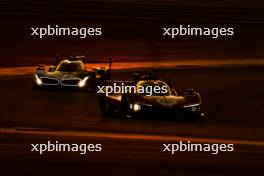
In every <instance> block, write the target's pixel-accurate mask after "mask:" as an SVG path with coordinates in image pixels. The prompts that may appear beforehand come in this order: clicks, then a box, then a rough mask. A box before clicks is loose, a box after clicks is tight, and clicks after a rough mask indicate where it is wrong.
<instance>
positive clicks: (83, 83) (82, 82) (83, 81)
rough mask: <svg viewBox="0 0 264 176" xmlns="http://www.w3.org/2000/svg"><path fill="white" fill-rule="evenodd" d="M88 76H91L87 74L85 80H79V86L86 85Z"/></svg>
mask: <svg viewBox="0 0 264 176" xmlns="http://www.w3.org/2000/svg"><path fill="white" fill-rule="evenodd" d="M88 78H89V77H88V76H86V77H85V78H84V79H83V80H81V81H80V82H79V84H78V86H79V87H80V88H82V87H84V86H85V85H86V81H87V79H88Z"/></svg>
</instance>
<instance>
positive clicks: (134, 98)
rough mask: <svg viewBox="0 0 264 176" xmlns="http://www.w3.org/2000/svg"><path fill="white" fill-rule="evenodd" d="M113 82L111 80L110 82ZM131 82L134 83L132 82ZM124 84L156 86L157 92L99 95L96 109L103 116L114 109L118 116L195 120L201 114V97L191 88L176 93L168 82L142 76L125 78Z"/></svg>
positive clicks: (137, 86) (113, 112)
mask: <svg viewBox="0 0 264 176" xmlns="http://www.w3.org/2000/svg"><path fill="white" fill-rule="evenodd" d="M111 82H115V81H111ZM133 82H134V83H133ZM125 83H126V84H127V85H128V84H130V85H134V86H135V87H136V90H139V88H140V89H142V88H143V89H144V88H147V87H149V86H151V87H156V88H155V89H156V90H158V89H157V87H158V88H159V90H163V91H160V92H156V91H153V90H154V89H152V91H153V92H151V93H150V92H149V91H148V92H143V93H142V92H139V91H136V92H132V93H131V92H130V93H111V94H108V95H107V94H105V93H104V94H101V95H100V103H99V104H100V110H101V111H102V113H103V115H112V114H115V113H116V112H117V113H119V115H120V116H121V117H143V118H149V117H167V118H170V119H175V118H185V119H190V120H196V119H199V118H200V117H201V116H203V113H202V111H201V96H200V94H199V93H198V92H197V91H195V90H194V89H187V90H186V92H185V93H184V94H183V95H178V93H177V92H176V91H175V89H173V88H170V86H169V85H170V83H168V84H167V83H166V82H165V81H161V80H159V79H156V78H155V77H153V76H151V77H146V76H144V77H142V78H141V79H136V81H132V82H131V81H126V82H125Z"/></svg>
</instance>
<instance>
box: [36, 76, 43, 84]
mask: <svg viewBox="0 0 264 176" xmlns="http://www.w3.org/2000/svg"><path fill="white" fill-rule="evenodd" d="M35 77H36V83H37V85H41V84H42V81H41V79H39V78H38V76H37V75H35Z"/></svg>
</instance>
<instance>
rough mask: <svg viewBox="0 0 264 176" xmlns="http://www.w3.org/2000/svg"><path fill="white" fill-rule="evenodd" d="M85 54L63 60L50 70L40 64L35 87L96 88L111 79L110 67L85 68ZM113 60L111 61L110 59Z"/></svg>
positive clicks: (36, 73) (34, 80)
mask: <svg viewBox="0 0 264 176" xmlns="http://www.w3.org/2000/svg"><path fill="white" fill-rule="evenodd" d="M84 58H85V57H84V56H72V57H70V58H69V59H65V60H62V61H61V62H60V63H59V64H58V65H57V66H50V67H49V68H48V70H47V69H46V68H45V66H44V65H42V64H41V65H39V66H38V68H37V69H36V71H35V74H34V77H33V84H34V87H37V88H39V87H64V88H77V89H81V90H95V88H96V86H97V85H101V84H103V82H104V81H105V80H107V79H109V76H110V69H111V63H110V68H105V67H96V68H90V69H87V68H85V64H84V61H83V60H84ZM110 62H111V61H110Z"/></svg>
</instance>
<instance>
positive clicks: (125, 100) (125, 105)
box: [119, 96, 129, 118]
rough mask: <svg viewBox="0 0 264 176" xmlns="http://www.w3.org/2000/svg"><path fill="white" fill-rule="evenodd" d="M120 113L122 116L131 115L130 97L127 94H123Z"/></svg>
mask: <svg viewBox="0 0 264 176" xmlns="http://www.w3.org/2000/svg"><path fill="white" fill-rule="evenodd" d="M119 113H120V117H121V118H127V117H128V116H129V107H128V98H127V97H126V96H122V99H121V106H120V112H119Z"/></svg>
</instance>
